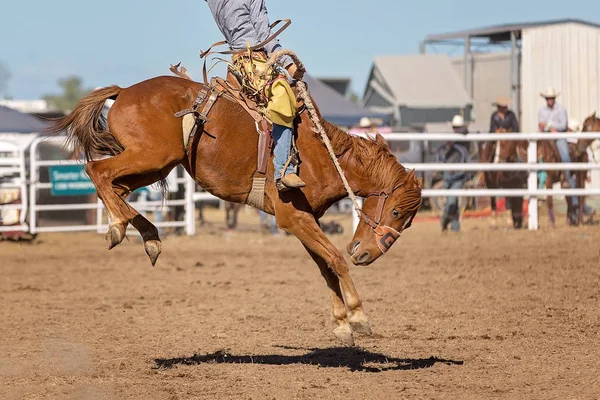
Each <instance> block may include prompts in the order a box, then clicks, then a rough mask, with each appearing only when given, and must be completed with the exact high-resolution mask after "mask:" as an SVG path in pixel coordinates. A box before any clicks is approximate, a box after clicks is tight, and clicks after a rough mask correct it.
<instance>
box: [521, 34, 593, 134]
mask: <svg viewBox="0 0 600 400" xmlns="http://www.w3.org/2000/svg"><path fill="white" fill-rule="evenodd" d="M599 35H600V29H599V28H597V27H593V26H589V25H582V24H578V23H567V24H559V25H552V26H543V27H537V28H529V29H525V30H523V40H522V64H521V81H522V88H521V89H522V90H521V101H522V112H523V117H522V118H523V121H522V124H523V127H522V129H523V130H524V131H528V132H535V131H536V130H537V125H538V121H537V113H538V110H539V109H540V107H542V106H543V105H544V104H545V100H544V98H542V97H541V96H540V92H541V91H544V90H545V89H546V88H547V87H548V86H553V87H554V88H556V89H557V90H558V91H559V92H560V96H559V97H558V98H557V101H558V102H559V103H561V104H562V105H563V106H564V107H565V108H566V109H567V113H568V115H569V119H572V118H573V119H577V120H579V121H583V120H584V119H585V118H586V116H588V115H590V114H592V113H593V112H594V111H595V110H598V106H599V100H600V64H599V55H600V40H599Z"/></svg>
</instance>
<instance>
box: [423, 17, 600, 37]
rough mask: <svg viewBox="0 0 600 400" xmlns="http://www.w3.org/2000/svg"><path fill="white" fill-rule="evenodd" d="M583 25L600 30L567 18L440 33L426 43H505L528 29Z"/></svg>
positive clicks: (581, 21) (584, 22)
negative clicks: (475, 40)
mask: <svg viewBox="0 0 600 400" xmlns="http://www.w3.org/2000/svg"><path fill="white" fill-rule="evenodd" d="M569 23H573V24H581V25H587V26H591V27H594V28H600V25H599V24H596V23H593V22H589V21H583V20H580V19H573V18H566V19H556V20H548V21H538V22H525V23H516V24H502V25H492V26H486V27H481V28H476V29H468V30H462V31H456V32H448V33H440V34H433V35H428V36H427V37H425V42H437V41H446V40H455V39H464V38H466V37H467V36H469V37H472V38H487V39H490V40H491V41H493V42H503V41H509V40H510V33H511V32H516V33H517V37H520V35H521V31H522V30H523V29H527V28H536V27H541V26H549V25H559V24H569Z"/></svg>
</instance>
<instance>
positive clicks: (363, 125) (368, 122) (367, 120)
mask: <svg viewBox="0 0 600 400" xmlns="http://www.w3.org/2000/svg"><path fill="white" fill-rule="evenodd" d="M371 125H373V122H372V121H371V119H370V118H368V117H362V118H361V119H360V122H359V123H358V126H360V127H361V128H369V127H370V126H371Z"/></svg>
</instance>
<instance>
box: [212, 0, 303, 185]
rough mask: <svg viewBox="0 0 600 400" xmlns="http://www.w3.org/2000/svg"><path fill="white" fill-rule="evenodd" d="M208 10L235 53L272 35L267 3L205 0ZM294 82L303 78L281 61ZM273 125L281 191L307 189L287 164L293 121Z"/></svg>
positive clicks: (268, 48)
mask: <svg viewBox="0 0 600 400" xmlns="http://www.w3.org/2000/svg"><path fill="white" fill-rule="evenodd" d="M206 2H207V3H208V7H209V8H210V11H211V13H212V15H213V17H214V19H215V22H216V23H217V26H218V27H219V29H220V31H221V32H222V33H223V35H224V36H225V40H226V41H227V44H228V45H229V47H230V48H231V49H232V50H239V51H240V52H242V51H245V50H246V49H247V46H248V45H249V46H255V45H257V44H259V43H261V42H263V41H264V40H266V39H267V38H268V37H269V35H270V33H271V28H270V26H269V18H268V14H267V8H266V5H265V1H264V0H206ZM281 49H282V47H281V44H280V43H279V40H278V39H277V38H275V39H273V40H271V41H270V42H269V43H267V44H266V45H265V47H264V51H265V52H266V54H267V55H269V54H271V53H273V52H275V51H278V50H281ZM278 63H279V65H281V66H282V67H284V68H285V69H286V70H287V72H288V73H289V74H290V76H291V77H292V79H296V80H300V79H302V76H303V74H304V72H303V71H301V70H299V69H298V68H297V67H296V65H295V64H294V62H293V60H292V59H291V58H290V57H289V56H283V57H281V58H280V59H279V60H278ZM278 122H280V123H276V122H275V121H273V132H272V136H273V141H274V143H275V149H274V151H273V153H274V159H273V164H274V166H275V183H276V185H277V188H278V189H279V190H280V191H284V190H289V189H290V188H298V187H304V186H306V184H305V183H304V182H303V181H302V180H301V179H300V177H299V176H298V175H297V174H296V173H295V169H294V167H293V165H291V163H288V165H287V167H286V169H285V171H283V169H284V167H285V166H286V162H287V160H288V158H289V156H290V150H291V145H292V135H293V132H292V129H293V122H292V121H278Z"/></svg>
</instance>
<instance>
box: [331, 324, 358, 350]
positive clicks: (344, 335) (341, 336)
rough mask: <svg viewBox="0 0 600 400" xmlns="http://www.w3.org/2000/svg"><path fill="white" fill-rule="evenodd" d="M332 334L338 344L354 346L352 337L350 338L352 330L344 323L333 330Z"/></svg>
mask: <svg viewBox="0 0 600 400" xmlns="http://www.w3.org/2000/svg"><path fill="white" fill-rule="evenodd" d="M333 334H334V335H335V337H336V338H338V340H339V341H340V342H342V343H343V344H344V345H346V346H354V336H352V329H351V328H350V324H348V323H345V324H342V325H340V326H338V327H337V328H335V329H334V330H333Z"/></svg>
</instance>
